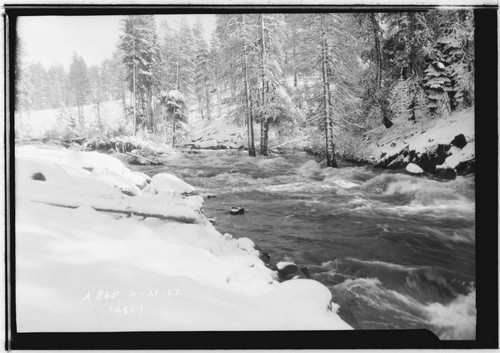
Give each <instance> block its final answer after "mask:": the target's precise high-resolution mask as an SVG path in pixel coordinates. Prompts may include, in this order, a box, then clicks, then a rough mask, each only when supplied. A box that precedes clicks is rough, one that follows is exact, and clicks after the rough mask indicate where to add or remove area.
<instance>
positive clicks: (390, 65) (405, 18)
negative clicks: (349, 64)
mask: <svg viewBox="0 0 500 353" xmlns="http://www.w3.org/2000/svg"><path fill="white" fill-rule="evenodd" d="M383 21H384V22H385V26H386V27H387V33H386V36H387V39H386V41H385V48H384V50H385V52H386V54H387V57H386V60H385V63H386V65H387V68H386V71H387V72H388V73H389V75H390V76H392V77H391V78H390V80H391V81H392V82H393V85H394V86H393V87H396V86H395V85H396V84H397V83H398V82H400V80H405V81H407V82H406V86H407V88H408V89H407V90H406V92H407V94H408V95H409V102H410V103H409V105H408V107H407V110H408V114H409V115H407V116H409V119H410V120H411V121H415V120H416V116H417V111H419V112H420V114H422V112H423V111H425V110H426V107H425V104H424V106H422V105H421V100H420V99H419V97H420V96H422V92H423V77H424V69H425V66H426V65H425V62H426V54H427V53H428V52H429V50H430V47H431V46H432V42H433V40H432V30H431V28H430V27H429V23H428V21H427V18H426V16H425V13H423V12H403V13H392V14H385V15H384V17H383ZM424 103H425V102H424Z"/></svg>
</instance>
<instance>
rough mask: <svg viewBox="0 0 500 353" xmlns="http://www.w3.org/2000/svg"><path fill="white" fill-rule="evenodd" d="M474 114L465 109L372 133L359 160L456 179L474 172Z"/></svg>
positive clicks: (378, 129)
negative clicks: (408, 167) (409, 167)
mask: <svg viewBox="0 0 500 353" xmlns="http://www.w3.org/2000/svg"><path fill="white" fill-rule="evenodd" d="M474 147H475V134H474V111H473V109H468V110H463V111H459V112H456V113H453V114H451V115H450V116H443V117H441V118H437V119H426V120H422V121H420V122H416V123H411V122H409V121H404V120H403V121H394V125H393V126H392V127H391V128H389V129H385V128H384V127H383V126H381V127H378V128H376V129H373V130H370V131H368V132H367V133H366V134H365V135H364V137H363V140H362V142H361V144H360V146H359V149H358V151H359V159H362V160H367V161H369V162H371V163H373V164H376V165H379V166H382V167H388V168H391V169H402V168H405V167H406V165H408V164H409V163H414V164H416V165H418V166H419V167H421V168H422V169H423V170H424V171H426V172H428V173H435V174H437V175H439V176H442V177H454V176H455V175H456V174H457V173H460V174H464V173H467V172H471V171H474V160H475V148H474Z"/></svg>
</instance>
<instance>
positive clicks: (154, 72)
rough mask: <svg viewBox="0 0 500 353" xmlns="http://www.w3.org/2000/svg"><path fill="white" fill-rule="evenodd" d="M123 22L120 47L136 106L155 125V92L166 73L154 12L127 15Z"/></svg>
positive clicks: (149, 122) (146, 120)
mask: <svg viewBox="0 0 500 353" xmlns="http://www.w3.org/2000/svg"><path fill="white" fill-rule="evenodd" d="M122 23H123V32H124V33H123V34H122V35H121V36H120V43H119V48H120V49H121V50H122V52H123V63H124V64H125V65H126V67H127V69H128V75H127V80H128V81H129V84H130V90H131V91H132V92H135V102H134V104H133V108H134V110H136V109H137V110H139V111H140V113H139V114H140V115H141V116H143V117H145V120H144V121H143V123H145V124H147V125H148V127H149V128H150V129H152V128H153V114H154V113H153V100H154V94H155V93H156V92H157V91H158V88H159V85H160V80H161V76H162V75H161V70H162V62H161V57H160V47H159V42H158V36H157V33H156V23H155V20H154V17H153V16H152V15H141V16H137V15H132V16H127V17H126V18H125V19H124V20H123V22H122ZM134 134H135V127H134Z"/></svg>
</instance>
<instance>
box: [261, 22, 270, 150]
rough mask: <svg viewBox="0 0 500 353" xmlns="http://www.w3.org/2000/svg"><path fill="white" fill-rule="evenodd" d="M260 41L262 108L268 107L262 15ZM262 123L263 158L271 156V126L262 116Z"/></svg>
mask: <svg viewBox="0 0 500 353" xmlns="http://www.w3.org/2000/svg"><path fill="white" fill-rule="evenodd" d="M260 40H261V43H260V44H261V50H260V54H261V81H262V104H261V107H265V106H266V71H265V65H264V63H265V61H264V60H265V57H266V44H265V38H264V15H262V14H261V15H260ZM260 118H261V122H260V154H261V155H263V156H269V151H268V148H267V144H268V140H269V137H268V132H269V124H268V123H267V118H265V117H264V116H262V115H261V117H260Z"/></svg>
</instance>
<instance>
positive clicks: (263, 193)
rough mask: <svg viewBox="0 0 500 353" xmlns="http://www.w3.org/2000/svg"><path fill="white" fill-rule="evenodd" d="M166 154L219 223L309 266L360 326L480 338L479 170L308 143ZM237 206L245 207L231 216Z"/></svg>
mask: <svg viewBox="0 0 500 353" xmlns="http://www.w3.org/2000/svg"><path fill="white" fill-rule="evenodd" d="M162 161H163V165H161V166H129V167H130V168H132V169H133V170H138V171H142V172H145V173H147V174H149V175H151V176H152V175H154V174H157V173H160V172H168V173H172V174H174V175H176V176H178V177H180V178H181V179H183V180H185V181H186V182H187V183H189V184H191V185H193V186H194V187H196V188H197V190H198V191H199V193H200V194H204V195H215V197H212V198H207V197H206V198H205V208H204V213H205V215H206V216H207V217H215V218H216V219H217V220H216V228H217V229H218V230H219V231H220V232H221V233H226V232H227V233H230V234H232V235H233V236H234V237H236V238H238V237H248V238H250V239H252V240H254V241H255V243H256V244H258V245H259V246H260V247H261V248H262V249H264V250H265V251H266V252H268V253H269V254H270V256H271V261H272V262H273V263H277V262H279V261H291V262H294V263H296V264H298V265H299V266H305V267H307V268H308V270H309V272H310V274H311V277H312V278H313V279H315V280H317V281H319V282H321V283H323V284H324V285H326V286H327V287H328V288H329V289H330V291H331V293H332V297H333V301H334V302H335V303H337V304H338V305H339V306H340V309H339V311H338V313H339V315H340V316H341V318H342V319H344V320H345V321H346V322H347V323H349V324H350V325H352V326H353V327H354V328H355V329H402V328H428V329H430V330H431V331H432V332H434V333H435V334H436V335H438V336H439V337H440V338H442V339H474V337H475V322H476V308H475V301H476V298H475V296H476V294H475V285H474V282H475V216H474V214H475V202H474V190H475V188H474V175H473V174H471V175H467V176H458V177H457V178H456V179H454V180H446V181H443V180H438V179H432V178H429V177H423V176H419V177H417V176H412V175H408V174H405V173H403V172H398V171H387V170H382V169H373V168H370V167H363V166H354V165H348V164H341V168H339V169H332V168H328V169H324V168H321V167H320V166H319V165H318V164H317V163H316V162H315V161H314V160H313V159H312V158H311V157H310V156H307V155H306V154H296V155H284V156H279V157H269V158H263V157H257V158H251V157H248V156H247V154H246V152H243V151H236V150H220V151H194V150H185V151H179V152H176V153H173V154H172V155H169V156H167V157H164V158H163V159H162ZM233 206H238V207H243V208H244V209H245V214H244V215H238V216H233V215H230V214H229V210H230V209H231V207H233Z"/></svg>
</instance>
